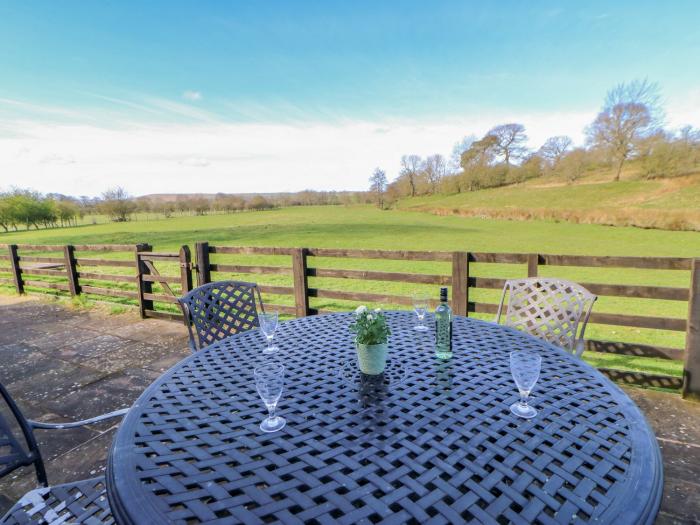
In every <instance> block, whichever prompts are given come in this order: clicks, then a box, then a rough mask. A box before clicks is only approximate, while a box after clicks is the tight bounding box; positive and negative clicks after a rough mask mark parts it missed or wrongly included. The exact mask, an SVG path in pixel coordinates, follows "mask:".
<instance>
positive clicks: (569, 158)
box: [556, 148, 588, 183]
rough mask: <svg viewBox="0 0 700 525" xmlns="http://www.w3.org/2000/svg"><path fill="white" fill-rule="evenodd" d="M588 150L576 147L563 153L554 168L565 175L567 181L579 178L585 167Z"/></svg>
mask: <svg viewBox="0 0 700 525" xmlns="http://www.w3.org/2000/svg"><path fill="white" fill-rule="evenodd" d="M587 157H588V152H587V151H586V150H585V149H583V148H576V149H573V150H571V151H570V152H568V153H567V154H566V155H564V156H563V157H562V158H561V160H560V161H559V164H557V167H556V170H557V172H558V173H561V174H562V175H564V176H565V177H566V180H567V181H568V182H569V183H572V182H574V181H575V180H577V179H579V178H580V177H581V175H583V172H584V171H585V169H586V162H587Z"/></svg>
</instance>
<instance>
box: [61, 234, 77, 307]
mask: <svg viewBox="0 0 700 525" xmlns="http://www.w3.org/2000/svg"><path fill="white" fill-rule="evenodd" d="M63 258H64V259H65V261H66V273H67V274H68V290H69V291H70V294H71V297H75V296H76V295H80V283H79V282H78V270H77V268H76V261H75V248H74V247H73V246H72V245H70V244H69V245H67V246H64V247H63Z"/></svg>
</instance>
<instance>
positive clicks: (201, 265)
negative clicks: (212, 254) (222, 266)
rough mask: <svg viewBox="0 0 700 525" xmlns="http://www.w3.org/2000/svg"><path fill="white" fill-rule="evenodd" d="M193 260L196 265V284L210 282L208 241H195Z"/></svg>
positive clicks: (200, 284)
mask: <svg viewBox="0 0 700 525" xmlns="http://www.w3.org/2000/svg"><path fill="white" fill-rule="evenodd" d="M194 253H195V260H196V265H197V286H202V285H203V284H207V283H210V282H211V273H210V269H209V243H208V242H196V243H195V244H194Z"/></svg>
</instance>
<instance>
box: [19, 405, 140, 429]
mask: <svg viewBox="0 0 700 525" xmlns="http://www.w3.org/2000/svg"><path fill="white" fill-rule="evenodd" d="M128 411H129V409H128V408H122V409H120V410H115V411H114V412H109V413H108V414H102V415H101V416H95V417H92V418H90V419H83V420H82V421H75V422H70V423H43V422H41V421H34V420H32V419H28V420H27V423H29V426H30V427H32V428H38V429H43V430H63V429H66V428H77V427H82V426H85V425H92V424H93V423H99V422H100V421H104V420H106V419H111V418H113V417H119V416H123V415H124V414H126V413H127V412H128Z"/></svg>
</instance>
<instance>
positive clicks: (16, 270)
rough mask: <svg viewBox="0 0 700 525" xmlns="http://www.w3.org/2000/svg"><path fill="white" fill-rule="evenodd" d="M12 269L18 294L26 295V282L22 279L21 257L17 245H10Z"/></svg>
mask: <svg viewBox="0 0 700 525" xmlns="http://www.w3.org/2000/svg"><path fill="white" fill-rule="evenodd" d="M8 249H9V251H10V268H11V270H12V279H13V280H14V281H15V289H16V290H17V293H18V294H23V293H24V280H23V279H22V270H21V269H20V265H19V255H18V254H17V245H16V244H10V245H9V246H8Z"/></svg>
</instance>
